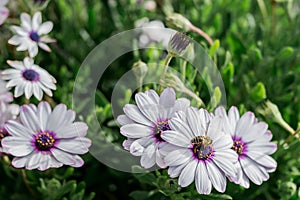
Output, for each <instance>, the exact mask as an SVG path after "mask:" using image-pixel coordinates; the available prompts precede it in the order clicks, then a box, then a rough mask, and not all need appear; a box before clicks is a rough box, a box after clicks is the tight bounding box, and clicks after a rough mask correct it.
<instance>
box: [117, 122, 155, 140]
mask: <svg viewBox="0 0 300 200" xmlns="http://www.w3.org/2000/svg"><path fill="white" fill-rule="evenodd" d="M120 132H121V134H122V135H124V136H126V137H129V138H140V137H146V136H148V135H150V134H151V128H149V127H147V126H144V125H140V124H127V125H124V126H122V127H121V129H120Z"/></svg>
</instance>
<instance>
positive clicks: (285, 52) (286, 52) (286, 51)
mask: <svg viewBox="0 0 300 200" xmlns="http://www.w3.org/2000/svg"><path fill="white" fill-rule="evenodd" d="M293 54H294V49H293V48H292V47H284V48H283V49H281V51H280V52H279V53H278V55H277V58H276V59H277V60H286V59H289V58H290V57H291V56H292V55H293Z"/></svg>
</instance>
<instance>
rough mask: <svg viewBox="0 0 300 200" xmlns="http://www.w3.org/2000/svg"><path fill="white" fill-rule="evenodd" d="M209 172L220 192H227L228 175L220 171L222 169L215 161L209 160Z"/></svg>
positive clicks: (207, 165)
mask: <svg viewBox="0 0 300 200" xmlns="http://www.w3.org/2000/svg"><path fill="white" fill-rule="evenodd" d="M206 168H207V172H208V175H209V178H210V180H211V183H212V185H213V186H214V188H216V190H217V191H219V192H222V193H223V192H225V189H226V176H225V174H224V173H222V172H221V171H220V169H219V168H218V167H217V166H216V165H215V164H214V163H213V162H208V163H207V164H206Z"/></svg>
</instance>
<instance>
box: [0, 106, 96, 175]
mask: <svg viewBox="0 0 300 200" xmlns="http://www.w3.org/2000/svg"><path fill="white" fill-rule="evenodd" d="M74 120H75V112H74V111H72V110H67V108H66V106H65V105H63V104H60V105H58V106H56V107H55V108H54V109H53V111H51V108H50V105H49V104H48V103H47V102H41V103H40V104H39V105H38V107H36V106H35V105H33V104H30V105H24V106H22V107H21V110H20V122H17V121H13V120H10V121H8V122H7V123H6V125H5V128H6V130H7V131H8V133H9V135H10V136H7V137H5V138H4V139H3V140H2V146H3V148H4V149H5V151H6V152H8V153H9V154H11V155H13V156H15V158H14V159H13V160H12V165H13V166H14V167H16V168H23V167H25V168H26V169H30V170H31V169H39V170H46V169H48V168H58V167H61V166H62V165H70V166H73V167H81V166H82V165H83V164H84V161H83V160H82V158H81V157H80V156H78V155H77V154H85V153H87V152H88V150H89V149H88V148H89V147H90V146H91V141H90V140H89V139H88V138H86V137H85V136H86V134H87V129H88V127H87V125H86V124H85V123H83V122H73V121H74Z"/></svg>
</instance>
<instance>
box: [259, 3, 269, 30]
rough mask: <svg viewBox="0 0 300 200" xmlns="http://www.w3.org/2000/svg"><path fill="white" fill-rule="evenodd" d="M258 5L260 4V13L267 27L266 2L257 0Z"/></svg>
mask: <svg viewBox="0 0 300 200" xmlns="http://www.w3.org/2000/svg"><path fill="white" fill-rule="evenodd" d="M257 3H258V7H259V9H260V12H261V14H262V16H263V21H264V24H265V25H267V24H268V12H267V8H266V5H265V2H264V0H257Z"/></svg>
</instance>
